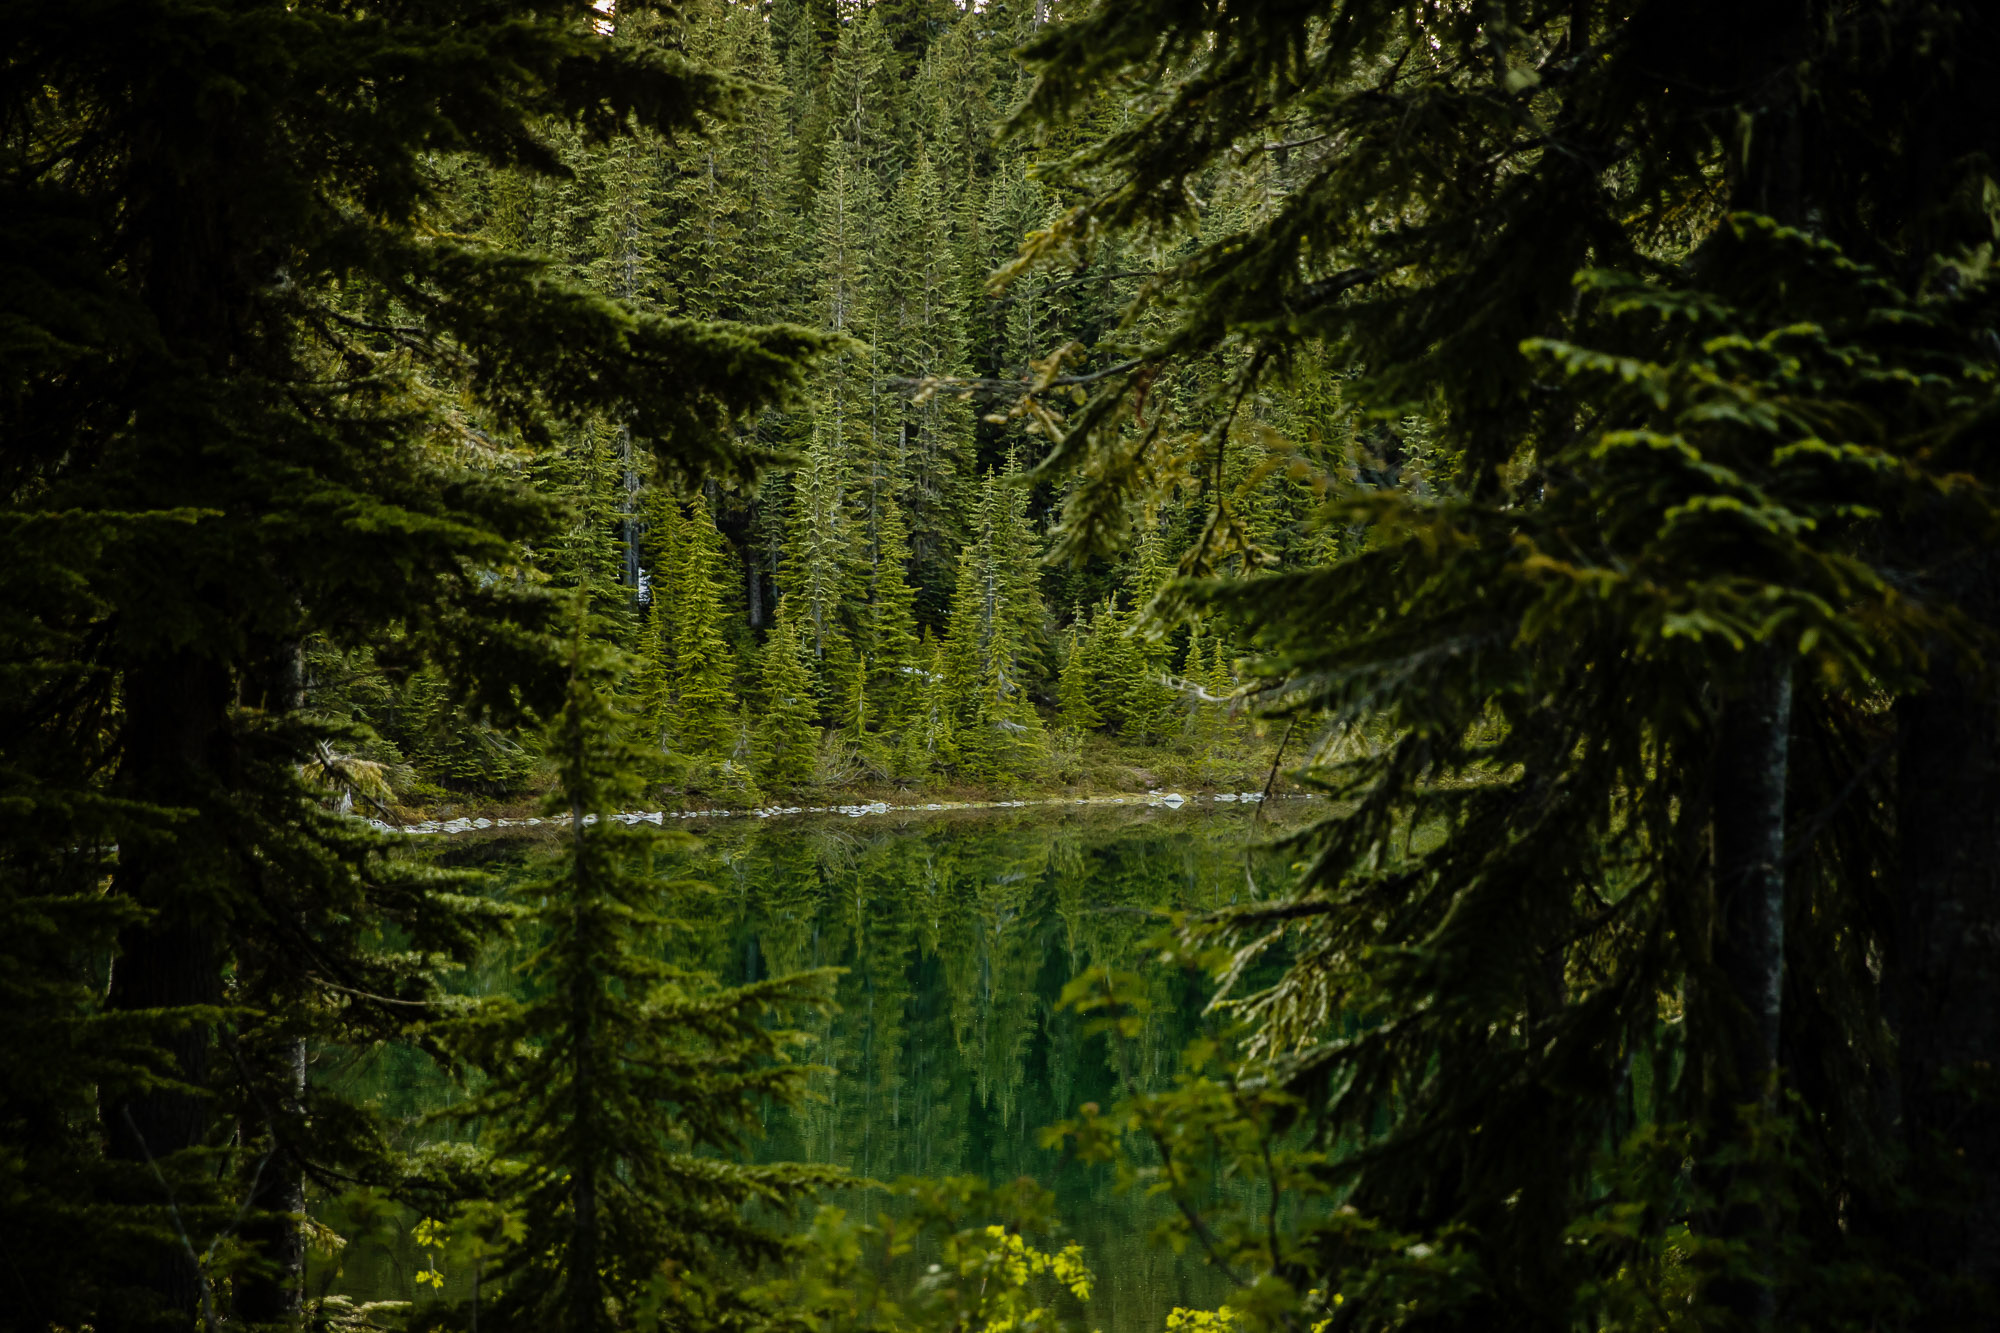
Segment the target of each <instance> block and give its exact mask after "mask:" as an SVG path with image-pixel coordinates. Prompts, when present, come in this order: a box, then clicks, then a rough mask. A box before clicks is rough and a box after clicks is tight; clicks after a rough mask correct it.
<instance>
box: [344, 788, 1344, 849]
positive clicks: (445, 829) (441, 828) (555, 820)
mask: <svg viewBox="0 0 2000 1333" xmlns="http://www.w3.org/2000/svg"><path fill="white" fill-rule="evenodd" d="M1315 799H1318V797H1317V794H1316V793H1312V792H1276V793H1272V794H1269V795H1267V794H1266V793H1264V792H1261V791H1245V792H1197V793H1195V794H1194V795H1192V796H1188V795H1184V794H1183V793H1181V792H1179V791H1171V790H1168V791H1149V792H1145V793H1142V794H1139V795H1128V796H1042V797H1027V798H1022V799H1018V800H993V801H922V802H913V803H910V804H891V803H889V802H887V801H865V802H852V803H848V804H844V805H764V806H749V807H745V808H742V809H726V808H722V809H704V810H622V811H620V812H618V813H617V814H615V815H613V816H611V818H613V819H615V820H617V821H618V822H619V823H621V824H626V825H636V824H651V825H653V826H654V827H656V828H664V827H665V826H666V825H667V824H668V822H669V821H672V820H680V819H704V820H714V819H760V820H761V819H785V818H794V817H802V816H809V815H840V816H844V817H846V818H848V819H865V818H868V817H870V816H877V815H889V814H934V813H946V812H951V811H964V810H1022V809H1034V808H1038V807H1039V808H1056V807H1072V808H1073V807H1077V806H1095V807H1098V808H1102V809H1110V808H1116V807H1123V808H1126V809H1134V808H1146V807H1152V808H1155V809H1166V810H1180V809H1186V808H1189V807H1201V806H1207V807H1210V808H1227V809H1239V810H1240V809H1245V808H1255V807H1258V806H1261V805H1264V804H1266V803H1267V802H1279V801H1310V800H1315ZM596 820H597V816H596V815H585V816H584V822H585V823H586V824H589V823H595V822H596ZM366 822H367V823H368V825H369V826H370V827H371V828H373V829H375V830H376V831H377V832H381V833H388V834H401V835H405V836H409V837H438V836H446V837H450V836H457V835H459V834H464V833H481V832H486V831H489V830H494V829H556V828H561V827H563V826H564V825H566V824H568V823H569V820H568V818H567V817H565V816H561V815H548V816H536V815H529V816H505V815H501V816H486V815H481V816H458V817H454V818H452V819H443V820H440V819H424V820H418V821H415V822H412V823H406V824H392V823H390V822H389V821H387V820H385V819H369V820H367V821H366Z"/></svg>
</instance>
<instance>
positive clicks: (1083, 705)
mask: <svg viewBox="0 0 2000 1333" xmlns="http://www.w3.org/2000/svg"><path fill="white" fill-rule="evenodd" d="M1085 642H1086V640H1085V629H1084V625H1083V622H1082V619H1081V618H1080V617H1079V618H1078V620H1077V622H1076V623H1074V624H1072V625H1071V626H1070V627H1069V631H1068V633H1067V634H1065V635H1064V636H1063V651H1062V661H1061V664H1060V671H1059V674H1058V676H1057V679H1056V716H1057V717H1058V718H1059V719H1060V720H1061V723H1062V727H1063V729H1064V730H1065V731H1069V732H1073V733H1075V734H1077V735H1082V734H1083V733H1084V732H1086V731H1090V730H1092V729H1093V728H1095V727H1096V726H1097V724H1098V722H1099V718H1098V716H1097V710H1096V709H1095V708H1093V707H1092V706H1091V702H1090V680H1089V673H1088V669H1087V668H1088V662H1087V653H1088V649H1087V648H1086V646H1085Z"/></svg>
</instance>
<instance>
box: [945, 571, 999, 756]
mask: <svg viewBox="0 0 2000 1333" xmlns="http://www.w3.org/2000/svg"><path fill="white" fill-rule="evenodd" d="M988 624H990V622H988V616H986V578H984V570H982V568H980V552H978V548H976V546H966V548H964V550H960V552H958V580H956V582H954V584H952V618H950V622H948V624H946V630H944V640H942V644H940V658H942V660H940V673H938V677H940V687H942V693H944V699H946V701H948V707H950V711H952V727H954V731H956V733H958V755H960V759H962V761H964V765H966V769H968V771H970V773H974V775H984V771H986V751H984V735H986V709H984V703H986V644H988Z"/></svg>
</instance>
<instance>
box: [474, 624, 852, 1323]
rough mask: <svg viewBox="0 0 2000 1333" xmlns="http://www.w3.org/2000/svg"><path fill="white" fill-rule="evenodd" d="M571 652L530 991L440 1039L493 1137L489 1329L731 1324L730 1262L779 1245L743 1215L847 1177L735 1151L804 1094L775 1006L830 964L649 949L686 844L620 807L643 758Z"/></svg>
mask: <svg viewBox="0 0 2000 1333" xmlns="http://www.w3.org/2000/svg"><path fill="white" fill-rule="evenodd" d="M569 651H570V662H569V670H570V683H569V689H568V694H567V697H566V699H565V701H564V704H563V707H562V709H561V711H559V712H558V713H557V714H556V716H555V718H554V719H553V721H552V722H551V724H550V733H549V739H548V746H547V748H548V752H549V754H550V756H551V758H552V759H553V760H554V762H555V763H556V765H557V770H558V773H559V774H560V777H561V782H562V785H561V789H560V790H559V791H558V792H557V793H555V794H554V795H552V796H551V798H550V801H549V805H548V812H549V813H550V814H551V815H556V816H559V817H563V818H564V820H565V834H564V838H565V848H564V853H563V856H562V858H561V859H560V860H559V861H558V862H556V863H555V864H554V865H553V866H552V867H551V868H550V869H549V872H548V873H547V874H546V875H544V876H541V877H538V878H536V879H533V880H531V881H529V882H527V883H525V884H523V885H522V886H520V888H519V890H518V894H519V900H520V903H521V908H522V912H523V920H524V922H525V923H526V929H527V930H528V931H529V932H530V938H531V939H532V940H533V941H534V949H533V952H532V953H530V954H529V956H528V958H527V960H526V961H525V963H524V964H523V965H522V968H523V971H522V990H523V992H524V997H523V998H519V999H516V998H512V997H508V998H496V999H491V1000H487V1001H485V1002H484V1003H482V1004H481V1005H480V1006H479V1007H478V1008H477V1009H475V1010H474V1011H473V1012H472V1013H471V1014H469V1015H467V1016H466V1017H463V1018H461V1019H458V1020H455V1021H454V1022H452V1023H451V1024H449V1025H447V1027H446V1028H445V1030H444V1034H445V1036H446V1039H447V1041H448V1042H449V1043H450V1044H451V1045H452V1047H453V1049H454V1050H456V1051H457V1052H459V1053H461V1054H462V1056H463V1057H464V1058H465V1059H466V1060H468V1061H469V1062H470V1063H472V1064H474V1065H476V1066H477V1067H479V1068H480V1069H481V1070H482V1072H483V1073H484V1074H485V1076H486V1080H487V1082H486V1084H485V1088H484V1090H483V1091H481V1092H479V1093H477V1094H475V1095H474V1096H472V1097H471V1098H469V1099H468V1100H467V1101H466V1102H465V1103H464V1104H463V1105H462V1106H461V1107H460V1108H458V1109H457V1111H456V1114H457V1115H459V1116H462V1117H465V1118H467V1119H468V1120H476V1121H478V1122H480V1123H482V1124H484V1125H487V1126H490V1127H491V1130H490V1132H491V1135H492V1140H491V1142H492V1148H491V1151H492V1152H493V1153H494V1155H495V1157H496V1159H497V1160H496V1162H495V1163H494V1166H493V1167H492V1168H491V1169H490V1171H489V1172H488V1179H489V1180H490V1181H491V1182H492V1195H491V1198H490V1202H491V1204H493V1205H494V1206H495V1207H496V1208H497V1209H498V1212H499V1214H500V1216H501V1217H502V1218H503V1219H504V1220H503V1221H502V1223H501V1225H500V1227H499V1236H498V1243H497V1244H496V1245H495V1246H494V1248H493V1251H492V1253H491V1254H490V1256H487V1257H486V1258H485V1259H484V1266H485V1272H486V1273H487V1274H488V1276H489V1278H490V1280H491V1281H492V1282H493V1283H494V1284H495V1287H496V1294H495V1295H493V1296H492V1297H490V1298H489V1299H488V1300H487V1302H486V1303H485V1304H484V1307H483V1308H482V1310H481V1313H480V1319H481V1320H482V1322H483V1323H484V1324H485V1326H487V1327H497V1328H503V1329H505V1328H533V1329H542V1328H547V1327H549V1326H551V1324H558V1325H560V1326H561V1327H562V1328H564V1329H570V1330H589V1329H599V1328H613V1327H624V1326H628V1325H629V1324H630V1323H631V1322H632V1321H633V1320H639V1321H642V1322H644V1323H646V1324H648V1325H649V1326H656V1327H657V1326H661V1325H666V1326H682V1325H684V1324H685V1323H687V1322H688V1321H692V1320H704V1321H706V1320H716V1319H724V1318H728V1317H730V1315H729V1312H730V1311H732V1310H740V1308H741V1306H740V1297H739V1295H738V1293H737V1291H736V1283H735V1280H734V1276H733V1273H732V1272H731V1271H730V1270H729V1269H728V1268H727V1267H726V1266H725V1265H727V1264H729V1263H730V1262H732V1261H741V1260H755V1259H757V1258H759V1257H768V1256H772V1255H775V1254H776V1253H777V1251H778V1249H779V1242H778V1240H777V1238H776V1236H775V1235H774V1234H772V1233H770V1232H769V1231H767V1230H764V1229H762V1228H760V1227H758V1226H756V1225H754V1224H753V1223H751V1222H749V1221H748V1220H746V1219H745V1217H744V1214H743V1205H744V1204H745V1203H746V1202H748V1201H749V1200H752V1199H756V1200H760V1201H765V1202H769V1203H775V1204H779V1205H784V1204H787V1203H789V1202H790V1201H792V1200H794V1199H796V1198H797V1197H799V1196H800V1195H801V1194H803V1193H805V1192H806V1191H808V1190H810V1189H811V1188H813V1187H814V1186H816V1185H820V1184H825V1183H830V1182H832V1181H835V1180H837V1179H839V1178H840V1177H839V1173H837V1172H833V1171H829V1170H825V1169H815V1168H810V1167H803V1166H778V1167H769V1166H748V1165H744V1164H742V1163H740V1162H737V1161H732V1160H730V1155H731V1154H733V1153H734V1151H735V1150H737V1149H739V1148H740V1147H741V1146H742V1144H743V1141H744V1138H745V1136H746V1135H747V1134H748V1133H749V1132H750V1131H751V1130H752V1129H753V1128H754V1127H755V1126H756V1124H757V1123H758V1121H759V1118H760V1116H761V1114H762V1111H763V1108H764V1106H765V1105H766V1104H767V1103H768V1102H770V1101H772V1100H777V1101H780V1102H783V1101H787V1100H791V1099H794V1098H796V1097H798V1096H799V1095H800V1094H801V1092H802V1091H803V1088H804V1079H805V1077H806V1073H807V1071H806V1070H805V1069H804V1068H803V1067H801V1066H799V1065H796V1064H791V1063H789V1062H787V1061H786V1060H785V1059H784V1058H783V1054H784V1051H785V1047H786V1046H787V1044H788V1042H789V1041H790V1038H789V1037H788V1035H787V1034H785V1033H783V1032H779V1031H776V1030H773V1029H771V1028H769V1027H768V1026H766V1021H765V1020H766V1016H767V1015H769V1014H771V1013H772V1012H774V1011H776V1012H791V1011H795V1010H798V1009H800V1008H801V1007H810V1006H813V1005H824V1004H825V1003H826V1001H827V991H828V987H829V985H830V983H831V974H829V973H825V972H820V973H801V974H796V975H791V976H785V977H777V978H773V979H770V980H767V981H761V982H757V983H754V984H752V985H748V986H739V987H734V988H722V987H718V986H716V985H715V984H714V983H713V982H712V981H711V980H709V979H708V978H705V977H703V976H700V975H699V974H696V973H692V972H689V971H687V970H685V969H682V968H678V967H675V966H673V965H671V964H668V963H666V962H663V961H662V960H661V957H660V950H659V948H658V944H659V941H660V939H661V937H662V934H663V932H664V931H665V930H666V929H667V928H668V927H669V925H670V924H671V918H669V917H668V916H667V915H665V914H664V913H662V911H661V905H660V901H659V900H660V895H661V886H660V882H659V880H658V878H657V877H656V876H655V875H654V874H653V873H649V872H650V871H651V870H652V868H653V867H654V866H655V865H656V864H657V860H656V858H658V857H659V855H660V854H661V853H663V852H668V851H671V850H672V849H674V848H675V847H679V846H685V845H686V842H687V839H686V838H685V835H675V834H671V833H664V832H660V831H656V830H652V829H643V828H641V827H639V826H627V825H624V824H622V823H620V822H619V821H618V820H617V819H615V818H614V816H615V815H616V814H617V812H618V810H619V809H620V808H621V806H622V805H623V804H625V803H628V802H629V801H630V800H631V799H632V797H633V795H634V793H635V786H634V784H633V782H632V780H631V779H630V777H629V776H628V775H629V774H630V773H631V772H632V771H633V769H634V761H635V760H636V759H637V758H638V752H637V751H636V750H635V749H634V748H632V747H631V746H630V745H629V744H627V743H624V742H622V741H620V740H619V739H618V738H619V736H620V735H621V733H622V728H621V726H620V725H619V722H620V720H619V719H618V718H617V717H616V715H615V714H614V712H613V710H612V706H611V702H610V698H611V695H610V691H611V687H612V684H613V682H614V679H615V669H616V665H617V664H616V663H615V662H614V661H613V660H611V659H610V658H608V657H607V656H606V655H605V654H604V653H603V652H602V650H601V649H599V648H597V647H595V646H594V645H592V644H591V643H590V642H589V641H588V640H586V639H585V638H584V637H583V636H582V635H581V633H579V634H578V635H577V636H576V638H575V639H574V640H573V641H572V643H571V646H570V650H569ZM678 892H679V893H681V894H688V895H694V894H698V893H699V892H700V890H699V889H697V888H694V887H692V886H679V887H678ZM683 910H684V909H683ZM739 1317H740V1316H739Z"/></svg>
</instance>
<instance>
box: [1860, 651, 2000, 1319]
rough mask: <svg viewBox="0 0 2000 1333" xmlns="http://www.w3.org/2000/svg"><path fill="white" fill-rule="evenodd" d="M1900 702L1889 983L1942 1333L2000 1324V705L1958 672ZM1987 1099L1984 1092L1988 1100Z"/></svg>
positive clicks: (1915, 1253)
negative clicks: (1895, 878)
mask: <svg viewBox="0 0 2000 1333" xmlns="http://www.w3.org/2000/svg"><path fill="white" fill-rule="evenodd" d="M1931 679H1932V687H1931V689H1930V691H1929V692H1928V693H1926V694H1922V695H1918V696H1915V697H1912V698H1906V699H1904V700H1902V701H1900V702H1899V703H1898V704H1897V706H1896V723H1897V747H1898V755H1897V810H1896V820H1897V838H1898V844H1899V852H1898V859H1899V861H1900V865H1899V867H1898V870H1899V876H1898V878H1899V880H1900V883H1899V885H1898V888H1899V890H1900V891H1899V892H1898V894H1897V895H1896V903H1895V909H1896V910H1895V918H1894V923H1893V937H1892V939H1891V941H1890V947H1889V949H1888V951H1887V968H1886V973H1885V976H1884V983H1885V984H1884V989H1885V1000H1886V1007H1887V1009H1888V1012H1889V1018H1890V1023H1891V1025H1892V1027H1893V1028H1894V1030H1895V1034H1896V1040H1897V1050H1898V1058H1899V1063H1900V1071H1899V1072H1900V1086H1899V1090H1898V1091H1899V1094H1900V1095H1899V1098H1898V1100H1899V1102H1900V1106H1901V1111H1902V1132H1903V1138H1904V1142H1905V1144H1906V1146H1907V1148H1908V1150H1909V1153H1910V1158H1911V1162H1912V1169H1913V1170H1912V1181H1911V1184H1912V1187H1913V1188H1912V1194H1913V1197H1914V1198H1915V1200H1916V1203H1915V1206H1914V1208H1913V1209H1912V1211H1911V1214H1910V1216H1909V1217H1908V1218H1907V1219H1906V1220H1905V1222H1904V1223H1903V1226H1902V1229H1901V1235H1900V1237H1899V1241H1900V1245H1901V1248H1902V1249H1903V1251H1904V1253H1906V1254H1907V1255H1909V1256H1910V1258H1911V1260H1912V1261H1913V1262H1914V1263H1915V1264H1916V1265H1917V1266H1918V1267H1920V1268H1921V1269H1924V1270H1928V1273H1929V1275H1930V1276H1929V1277H1928V1279H1927V1280H1926V1283H1925V1285H1924V1286H1923V1287H1922V1288H1921V1289H1920V1298H1921V1301H1922V1305H1923V1307H1924V1310H1925V1318H1926V1321H1927V1322H1928V1326H1930V1327H1936V1328H1976V1327H1984V1328H1991V1327H1995V1326H1996V1323H1995V1322H1986V1321H2000V1300H1996V1296H2000V1101H1997V1100H1996V1099H1995V1094H1996V1092H2000V705H1996V703H1995V701H1994V699H1993V697H1992V692H1991V690H1989V689H1982V688H1979V687H1976V686H1975V685H1974V684H1973V683H1972V682H1970V681H1968V680H1966V679H1965V677H1964V676H1963V675H1962V674H1961V673H1960V672H1959V671H1958V670H1956V669H1955V668H1954V667H1952V666H1949V665H1946V666H1941V667H1939V668H1938V669H1937V670H1935V671H1934V672H1933V673H1932V678H1931ZM1982 1094H1983V1096H1982Z"/></svg>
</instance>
